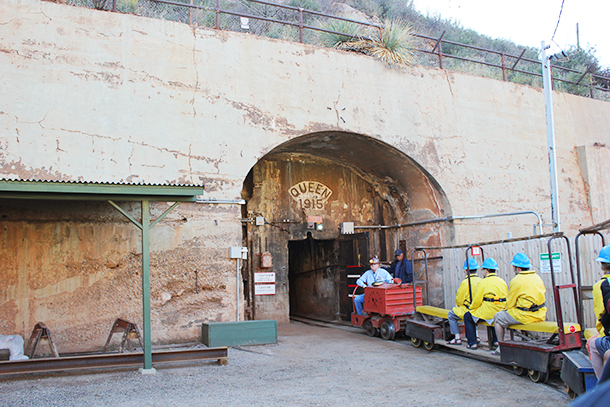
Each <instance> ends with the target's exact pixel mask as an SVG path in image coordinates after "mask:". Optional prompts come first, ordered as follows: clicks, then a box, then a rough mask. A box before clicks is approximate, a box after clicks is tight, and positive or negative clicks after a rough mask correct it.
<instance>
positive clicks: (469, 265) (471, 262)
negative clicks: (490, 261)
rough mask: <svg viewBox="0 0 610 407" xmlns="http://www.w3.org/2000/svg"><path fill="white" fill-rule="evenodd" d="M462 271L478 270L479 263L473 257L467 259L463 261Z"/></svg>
mask: <svg viewBox="0 0 610 407" xmlns="http://www.w3.org/2000/svg"><path fill="white" fill-rule="evenodd" d="M463 268H464V270H478V268H479V263H477V261H476V260H475V259H474V257H469V258H468V260H465V261H464V267H463Z"/></svg>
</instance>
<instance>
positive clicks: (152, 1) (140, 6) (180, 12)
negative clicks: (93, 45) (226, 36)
mask: <svg viewBox="0 0 610 407" xmlns="http://www.w3.org/2000/svg"><path fill="white" fill-rule="evenodd" d="M68 2H69V3H70V4H73V5H78V6H85V7H93V8H96V9H102V10H111V11H114V12H117V11H118V12H123V13H132V14H137V15H141V16H145V17H153V18H162V19H166V20H171V21H178V22H183V23H186V24H190V25H191V26H205V27H210V28H216V29H218V30H220V29H223V30H230V31H240V32H249V33H253V34H258V35H263V36H268V37H272V38H279V39H284V40H289V41H299V42H301V43H309V44H316V45H323V41H322V35H323V33H328V34H335V35H345V36H349V34H348V33H343V32H340V31H334V30H332V29H329V28H328V27H330V26H329V25H328V23H331V22H344V23H349V24H357V25H360V26H363V27H365V29H368V30H379V29H381V28H382V25H381V24H373V23H369V22H363V21H357V20H353V19H349V18H343V17H338V16H333V15H329V14H324V13H321V12H318V11H313V10H307V9H304V8H301V7H295V6H290V5H285V4H276V3H270V2H266V1H262V0H239V1H235V0H234V1H231V0H222V2H221V0H188V2H186V0H184V1H174V0H68ZM251 20H252V21H251ZM324 23H326V25H324ZM412 35H413V37H414V38H415V45H414V47H413V51H415V54H416V61H415V64H417V65H423V66H432V67H436V68H440V69H449V70H454V71H461V72H468V73H471V74H474V75H478V76H485V77H491V78H494V79H502V80H504V81H510V82H515V83H520V84H524V85H530V86H536V87H542V68H541V64H540V61H539V60H536V59H532V58H527V57H525V56H524V55H525V53H526V51H527V49H523V51H522V52H521V54H520V55H512V54H508V53H505V52H501V51H496V50H492V49H487V48H481V47H476V46H473V45H468V44H462V43H459V42H455V41H449V40H445V39H443V36H444V35H445V32H443V33H442V34H441V35H440V36H438V37H431V36H427V35H422V34H415V33H414V34H412ZM518 66H519V67H518ZM551 67H552V82H553V86H554V88H555V90H558V91H563V92H568V93H572V94H577V95H580V96H588V97H591V98H595V99H601V100H607V101H610V77H605V76H602V75H597V74H594V73H591V72H589V70H590V69H591V67H590V66H589V67H588V68H587V69H586V70H584V71H578V70H575V69H571V68H566V67H562V66H559V65H551ZM489 68H491V69H489Z"/></svg>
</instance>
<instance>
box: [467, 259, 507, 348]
mask: <svg viewBox="0 0 610 407" xmlns="http://www.w3.org/2000/svg"><path fill="white" fill-rule="evenodd" d="M481 268H482V269H483V270H484V272H485V275H484V277H485V278H483V280H482V281H481V282H480V283H479V285H478V286H477V293H476V295H475V296H474V298H473V299H472V305H471V306H470V311H468V312H467V313H465V314H464V324H465V325H466V338H468V345H466V347H467V348H468V349H477V348H478V344H477V343H478V335H477V322H478V321H479V319H483V320H485V322H487V323H488V324H490V325H491V324H493V320H494V315H496V313H497V312H498V311H502V310H503V309H504V304H505V303H506V296H507V294H508V287H507V286H506V282H505V281H504V280H503V279H502V278H501V277H498V275H497V274H496V271H497V270H498V263H496V261H495V260H494V259H492V258H491V257H490V258H487V259H485V261H484V262H483V264H481ZM491 332H492V335H493V337H492V338H490V339H492V342H491V343H497V342H498V339H497V338H496V331H495V330H494V329H492V330H491Z"/></svg>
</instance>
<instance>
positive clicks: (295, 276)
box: [242, 132, 452, 323]
mask: <svg viewBox="0 0 610 407" xmlns="http://www.w3.org/2000/svg"><path fill="white" fill-rule="evenodd" d="M242 198H244V199H245V200H246V202H247V203H246V205H245V206H243V207H242V208H243V209H242V210H243V213H242V217H243V232H244V234H243V238H244V246H247V247H248V250H249V253H250V255H249V257H248V261H247V263H246V265H245V267H244V269H243V270H242V272H243V276H244V291H243V292H244V293H245V297H246V298H245V300H246V310H247V315H246V317H247V318H251V319H276V320H277V321H278V322H279V323H286V322H288V321H289V320H290V316H291V315H293V316H301V317H308V318H315V319H321V320H329V321H337V320H349V317H350V313H351V311H352V303H351V297H350V294H352V291H353V287H354V284H355V280H356V279H357V278H358V277H359V276H360V275H361V274H362V273H363V272H364V271H366V270H368V260H369V258H370V257H371V256H373V255H375V256H378V257H379V258H380V260H381V261H382V263H383V262H386V264H387V263H389V262H391V260H392V258H393V252H394V250H395V249H397V248H398V247H399V242H401V241H404V242H406V246H407V247H410V248H413V247H415V246H440V245H441V243H446V242H448V241H447V240H446V239H444V238H443V235H445V236H452V234H451V230H450V228H451V227H450V226H447V225H439V224H434V223H432V224H426V225H425V226H416V227H413V228H409V229H406V228H403V227H402V226H401V227H398V226H397V227H388V228H386V227H385V225H399V224H404V223H407V222H419V221H421V220H424V219H431V218H439V217H442V216H448V215H450V214H451V211H450V207H449V204H448V202H447V199H446V197H445V195H444V193H443V191H442V189H441V188H440V185H438V183H437V182H436V181H435V180H434V178H432V177H431V176H430V174H428V173H427V172H426V170H425V169H423V168H422V167H421V166H420V165H419V164H417V163H416V162H415V161H414V160H413V159H412V158H410V157H408V156H407V155H405V154H404V153H403V152H401V151H399V150H397V149H396V148H394V147H392V146H390V145H388V144H386V143H383V142H381V141H379V140H377V139H374V138H372V137H368V136H364V135H359V134H354V133H347V132H320V133H313V134H308V135H304V136H301V137H296V138H294V139H291V140H289V141H287V142H285V143H283V144H281V145H279V146H277V147H275V148H274V149H272V150H271V151H269V152H268V153H267V154H266V155H265V156H264V157H262V158H261V159H260V160H259V161H258V162H257V163H256V164H255V165H254V166H253V167H252V169H251V170H250V172H249V174H248V175H247V177H246V179H245V180H244V187H243V190H242ZM346 224H350V225H351V226H352V230H348V229H350V228H349V227H348V228H347V229H346V228H344V226H346ZM418 225H419V223H418ZM379 226H384V227H379ZM449 239H450V238H449ZM437 281H439V280H438V279H436V280H435V281H434V283H433V284H435V285H436V286H432V287H431V292H432V295H431V296H436V297H438V298H442V286H440V284H438V283H437Z"/></svg>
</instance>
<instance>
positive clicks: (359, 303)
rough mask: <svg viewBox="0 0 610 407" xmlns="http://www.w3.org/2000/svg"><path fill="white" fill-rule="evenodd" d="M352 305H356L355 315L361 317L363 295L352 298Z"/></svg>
mask: <svg viewBox="0 0 610 407" xmlns="http://www.w3.org/2000/svg"><path fill="white" fill-rule="evenodd" d="M354 305H356V314H358V315H362V307H363V306H364V294H360V295H357V296H356V297H355V298H354Z"/></svg>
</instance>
